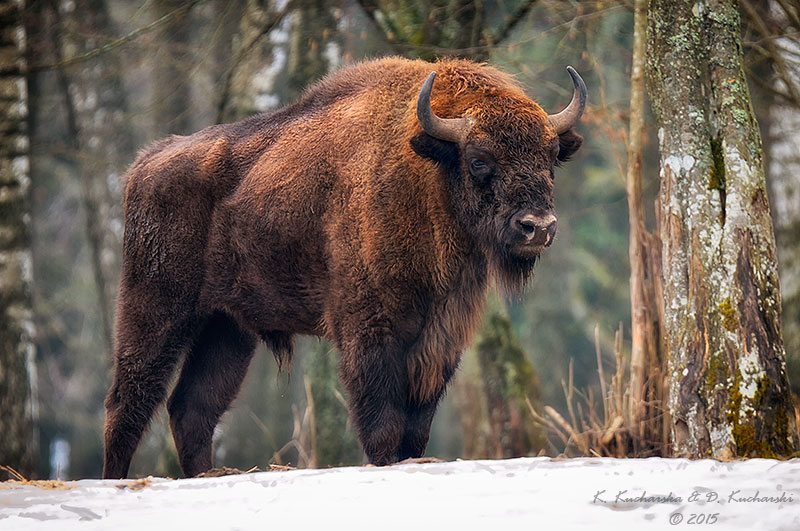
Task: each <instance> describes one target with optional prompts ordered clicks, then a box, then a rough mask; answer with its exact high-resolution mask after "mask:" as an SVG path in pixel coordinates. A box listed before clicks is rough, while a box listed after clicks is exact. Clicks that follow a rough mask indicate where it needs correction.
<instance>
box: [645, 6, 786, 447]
mask: <svg viewBox="0 0 800 531" xmlns="http://www.w3.org/2000/svg"><path fill="white" fill-rule="evenodd" d="M648 19H649V20H648V23H649V32H648V35H649V43H648V44H649V52H648V67H649V72H648V74H649V76H648V77H649V89H650V94H651V99H652V102H653V107H654V110H655V113H656V116H657V118H658V123H659V130H658V137H659V147H660V151H661V241H662V256H663V259H662V266H663V275H664V304H665V310H666V323H665V324H666V341H667V350H668V357H669V359H668V370H669V378H670V391H669V395H670V396H669V412H670V414H671V417H672V419H671V422H672V426H671V427H672V439H673V451H674V452H675V454H676V455H678V456H685V457H694V458H700V457H715V458H719V459H729V458H733V457H737V456H741V457H750V456H760V457H774V456H787V455H790V454H792V453H793V452H794V451H795V450H796V449H797V430H796V427H795V421H794V415H793V414H792V405H791V400H790V394H789V385H788V380H787V376H786V363H785V360H786V355H785V352H784V348H783V342H782V339H781V301H780V291H779V287H778V276H777V265H776V256H775V239H774V235H773V230H772V222H771V220H770V215H769V203H768V200H767V194H766V183H765V179H764V168H763V161H762V148H761V139H760V136H759V132H758V126H757V124H756V122H755V118H754V116H753V111H752V106H751V103H750V95H749V92H748V88H747V84H746V83H745V79H744V72H743V69H742V45H741V38H740V35H739V13H738V11H737V4H736V2H735V1H734V0H705V1H699V2H694V1H692V2H689V1H678V2H673V1H666V0H650V5H649V15H648Z"/></svg>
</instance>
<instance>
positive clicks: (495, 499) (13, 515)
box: [0, 457, 800, 531]
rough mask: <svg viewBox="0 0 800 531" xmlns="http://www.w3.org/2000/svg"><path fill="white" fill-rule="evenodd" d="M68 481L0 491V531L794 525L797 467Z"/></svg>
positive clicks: (597, 462)
mask: <svg viewBox="0 0 800 531" xmlns="http://www.w3.org/2000/svg"><path fill="white" fill-rule="evenodd" d="M67 485H68V486H74V488H71V489H68V490H64V489H61V490H45V489H42V488H39V487H36V486H32V485H21V484H14V483H10V482H6V483H3V484H0V529H3V530H6V529H8V530H20V531H24V530H28V529H35V530H57V529H70V530H72V529H80V530H84V529H85V530H88V529H113V530H115V531H116V530H125V529H137V530H147V531H150V530H157V529H183V530H189V529H191V530H192V531H194V530H197V529H214V530H222V529H267V528H274V529H286V527H279V526H281V525H282V524H288V525H291V526H292V529H313V528H318V529H338V528H342V527H344V526H347V528H348V529H370V530H372V529H380V530H384V529H414V528H423V529H429V528H433V527H441V528H443V529H458V530H463V529H487V528H488V527H489V526H491V525H496V524H500V525H502V526H503V527H502V529H503V530H504V531H505V530H508V529H525V530H535V529H559V530H560V529H582V528H589V527H590V526H591V528H592V529H614V530H625V529H630V530H640V529H676V528H683V527H690V528H697V527H702V528H708V527H710V528H712V529H719V530H722V529H748V530H751V529H764V530H779V529H783V530H787V531H788V530H797V529H800V460H797V459H794V460H791V461H774V460H769V459H751V460H748V461H737V462H730V463H721V462H718V461H712V460H702V461H689V460H685V459H660V458H651V459H610V458H602V459H601V458H597V459H593V458H580V459H564V460H555V459H550V458H545V457H541V458H520V459H510V460H503V461H456V462H451V463H436V464H408V465H395V466H392V467H349V468H332V469H324V470H294V471H287V472H262V473H256V474H245V475H238V476H225V477H220V478H208V479H182V480H170V479H157V478H154V479H150V480H145V481H142V480H119V481H101V480H81V481H77V482H74V483H72V482H68V483H67ZM770 498H771V499H770ZM707 500H711V501H710V502H709V501H707ZM678 515H680V516H678ZM692 515H695V516H694V517H693V516H692ZM712 515H715V516H712ZM178 526H180V527H178Z"/></svg>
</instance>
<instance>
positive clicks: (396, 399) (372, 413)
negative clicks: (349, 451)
mask: <svg viewBox="0 0 800 531" xmlns="http://www.w3.org/2000/svg"><path fill="white" fill-rule="evenodd" d="M341 373H342V381H343V383H344V385H345V387H346V388H347V391H348V393H349V395H350V412H351V416H352V419H353V421H354V422H355V424H356V426H357V428H358V436H359V440H360V441H361V447H362V448H363V449H364V452H365V453H366V454H367V458H368V459H369V461H370V463H372V464H374V465H377V466H383V465H389V464H392V463H396V462H397V461H398V460H399V456H400V447H401V444H402V441H403V435H404V433H405V426H406V412H405V404H406V396H405V394H406V383H405V371H404V370H401V368H400V359H399V357H398V356H395V355H392V354H391V353H390V352H388V351H387V350H386V349H384V348H380V347H375V346H373V348H368V349H367V348H351V349H348V348H345V349H342V364H341Z"/></svg>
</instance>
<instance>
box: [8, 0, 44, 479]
mask: <svg viewBox="0 0 800 531" xmlns="http://www.w3.org/2000/svg"><path fill="white" fill-rule="evenodd" d="M22 10H23V2H22V1H21V0H3V1H0V110H2V112H0V116H2V118H1V119H0V464H2V465H9V466H12V467H13V468H15V469H16V470H17V471H18V472H20V473H22V474H23V475H30V473H31V470H32V468H33V456H34V453H35V445H34V442H35V440H34V436H33V435H34V432H33V419H34V416H35V404H36V402H35V373H34V368H35V366H34V353H35V348H34V344H33V318H32V310H31V296H30V293H31V281H32V278H31V271H32V265H31V252H30V239H29V236H28V224H29V221H30V220H29V218H30V214H29V210H28V192H29V189H30V177H29V169H28V168H29V161H28V135H27V123H26V120H27V87H26V82H25V75H24V68H25V62H24V54H23V50H24V46H25V31H24V27H23V24H22V20H21V14H22Z"/></svg>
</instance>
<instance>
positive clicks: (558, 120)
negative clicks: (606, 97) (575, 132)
mask: <svg viewBox="0 0 800 531" xmlns="http://www.w3.org/2000/svg"><path fill="white" fill-rule="evenodd" d="M567 72H569V75H570V76H571V77H572V84H573V85H574V87H575V90H574V92H573V93H572V101H570V102H569V105H567V108H566V109H564V110H563V111H561V112H560V113H558V114H549V115H548V116H547V117H548V118H549V119H550V123H551V124H552V125H553V127H554V128H555V130H556V133H558V134H559V135H560V134H561V133H566V132H567V131H569V129H570V128H571V127H572V126H573V125H575V124H576V123H578V120H580V118H581V115H582V114H583V110H584V109H585V108H586V85H585V84H584V83H583V79H581V76H579V75H578V73H577V72H576V71H575V69H574V68H572V67H571V66H568V67H567Z"/></svg>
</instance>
